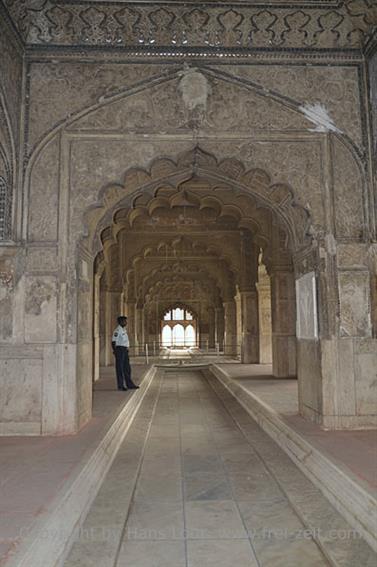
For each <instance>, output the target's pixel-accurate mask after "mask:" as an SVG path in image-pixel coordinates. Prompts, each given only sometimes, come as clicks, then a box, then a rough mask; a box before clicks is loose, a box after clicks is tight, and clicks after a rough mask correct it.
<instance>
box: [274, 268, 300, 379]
mask: <svg viewBox="0 0 377 567" xmlns="http://www.w3.org/2000/svg"><path fill="white" fill-rule="evenodd" d="M271 307H272V311H271V317H272V321H271V322H272V369H273V375H274V376H276V377H280V378H283V377H287V376H295V375H296V300H295V287H294V274H293V272H291V271H274V272H273V273H272V275H271Z"/></svg>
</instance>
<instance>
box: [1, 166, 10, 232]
mask: <svg viewBox="0 0 377 567" xmlns="http://www.w3.org/2000/svg"><path fill="white" fill-rule="evenodd" d="M10 235H11V200H10V195H9V187H8V183H7V182H6V180H5V178H4V177H2V176H1V175H0V240H8V239H9V238H10Z"/></svg>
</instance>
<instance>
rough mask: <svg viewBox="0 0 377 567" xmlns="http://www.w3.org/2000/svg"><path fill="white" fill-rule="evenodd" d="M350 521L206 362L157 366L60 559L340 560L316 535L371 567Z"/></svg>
mask: <svg viewBox="0 0 377 567" xmlns="http://www.w3.org/2000/svg"><path fill="white" fill-rule="evenodd" d="M303 511H304V512H305V513H302V512H303ZM304 518H309V519H310V522H309V524H310V526H311V529H307V524H305V519H304ZM313 525H314V526H316V530H317V531H316V530H315V529H313ZM345 530H347V524H346V523H345V521H344V520H343V518H341V517H340V515H339V514H338V513H337V512H336V510H335V509H334V508H333V507H332V506H331V505H330V504H329V503H328V502H327V500H326V499H325V498H324V497H323V496H322V494H321V492H320V491H319V490H318V489H317V488H316V487H315V486H314V485H313V484H312V483H311V482H310V481H309V480H308V479H307V478H306V477H305V476H304V475H303V474H302V473H301V471H299V469H298V468H297V467H296V466H295V465H294V464H293V463H292V461H291V460H290V459H289V458H288V457H287V456H286V455H285V453H284V452H283V451H282V450H281V449H280V448H279V447H278V446H277V445H276V444H275V443H274V441H272V439H271V438H270V437H269V436H268V435H266V433H264V432H263V431H262V430H261V428H260V427H259V426H258V425H257V424H256V423H255V421H253V419H252V418H251V417H250V416H249V414H248V413H247V412H246V411H245V410H244V409H243V408H242V407H241V405H240V404H239V403H238V402H237V401H236V400H235V399H234V398H233V397H232V396H231V395H230V394H229V393H228V392H227V391H226V390H225V389H224V388H223V387H222V385H221V384H220V383H219V382H218V381H217V380H216V379H215V378H214V377H213V375H212V374H211V373H210V372H208V371H193V370H188V369H187V370H182V371H181V370H177V369H171V370H165V371H163V370H160V371H159V373H158V374H157V375H156V377H155V379H154V381H153V382H152V384H151V386H150V388H149V390H148V392H147V394H146V396H145V398H144V400H143V402H142V404H141V406H140V409H139V411H138V413H137V415H136V417H135V419H134V421H133V423H132V426H131V428H130V430H129V432H128V434H127V436H126V438H125V441H124V442H123V445H122V446H121V448H120V450H119V452H118V454H117V456H116V458H115V460H114V462H113V464H112V466H111V469H110V471H109V473H108V474H107V477H106V478H105V480H104V482H103V484H102V486H101V488H100V490H99V492H98V495H97V497H96V499H95V501H94V503H93V505H92V507H91V509H90V511H89V513H88V516H87V518H86V520H85V522H84V524H83V526H82V527H81V528H80V529H79V530H78V531H77V534H76V541H75V542H74V544H73V547H72V548H71V550H70V552H69V554H68V557H67V559H66V561H65V563H64V567H78V566H80V567H89V566H98V567H204V566H209V567H210V566H212V565H213V566H215V565H216V566H217V567H231V566H233V565H235V566H237V567H251V566H259V567H280V566H281V567H296V566H297V567H301V566H304V567H317V566H318V567H319V566H324V565H329V564H334V563H333V562H329V559H328V556H325V553H324V552H323V551H322V550H321V549H320V546H318V545H317V543H316V541H318V534H320V540H321V541H324V540H326V538H327V540H328V542H329V545H330V547H331V546H332V549H334V553H335V556H336V558H337V561H336V564H337V565H342V566H345V567H346V566H347V567H351V566H353V565H354V566H356V565H363V567H369V566H371V567H372V565H373V566H374V567H375V559H376V557H375V555H374V554H373V553H372V552H371V550H370V548H369V547H368V546H367V545H366V544H365V542H364V541H363V540H361V539H360V538H358V537H357V535H355V534H354V533H353V532H352V530H351V529H350V531H349V533H348V534H347V537H345V535H344V534H345ZM322 549H323V548H322ZM326 555H327V554H326Z"/></svg>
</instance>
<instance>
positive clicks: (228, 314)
mask: <svg viewBox="0 0 377 567" xmlns="http://www.w3.org/2000/svg"><path fill="white" fill-rule="evenodd" d="M223 306H224V320H225V333H224V342H225V345H224V353H225V354H227V355H229V356H235V355H236V354H237V316H236V302H235V300H234V299H230V300H227V301H224V303H223Z"/></svg>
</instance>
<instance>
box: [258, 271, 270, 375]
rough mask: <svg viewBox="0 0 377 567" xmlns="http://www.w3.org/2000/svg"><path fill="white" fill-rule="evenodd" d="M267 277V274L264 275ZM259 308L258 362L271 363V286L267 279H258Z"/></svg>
mask: <svg viewBox="0 0 377 567" xmlns="http://www.w3.org/2000/svg"><path fill="white" fill-rule="evenodd" d="M266 277H267V278H268V276H266ZM257 287H258V308H259V362H260V363H261V364H271V363H272V336H271V287H270V282H269V280H267V281H266V282H265V281H262V282H261V281H259V283H258V285H257Z"/></svg>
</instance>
